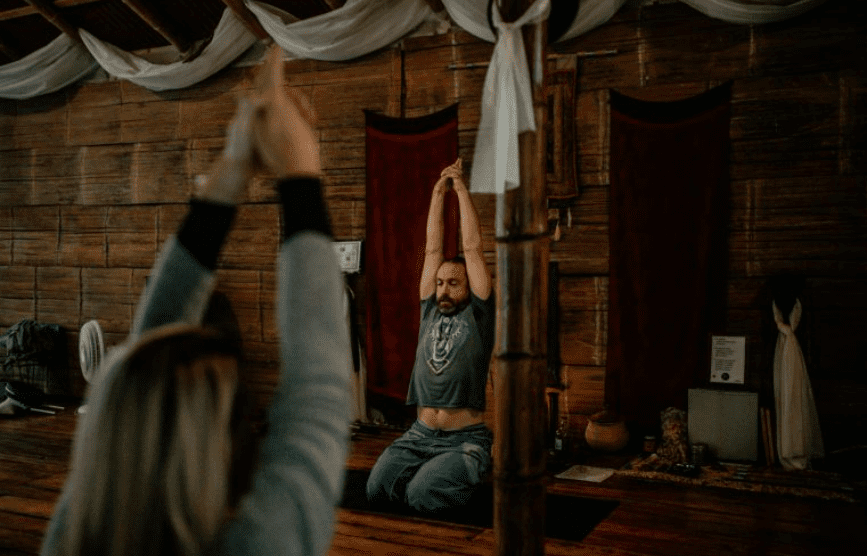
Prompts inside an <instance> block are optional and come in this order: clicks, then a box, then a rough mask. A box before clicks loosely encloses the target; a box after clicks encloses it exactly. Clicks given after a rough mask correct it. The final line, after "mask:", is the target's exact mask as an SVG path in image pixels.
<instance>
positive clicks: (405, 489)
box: [367, 420, 494, 512]
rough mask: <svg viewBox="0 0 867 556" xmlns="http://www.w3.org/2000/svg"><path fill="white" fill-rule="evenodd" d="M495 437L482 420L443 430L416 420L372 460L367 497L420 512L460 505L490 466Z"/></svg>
mask: <svg viewBox="0 0 867 556" xmlns="http://www.w3.org/2000/svg"><path fill="white" fill-rule="evenodd" d="M493 437H494V435H493V433H492V432H491V430H490V429H489V428H488V427H487V425H485V424H484V423H481V424H478V425H472V426H469V427H465V428H463V429H458V430H454V431H443V430H436V429H431V428H429V427H427V426H425V425H424V424H422V423H421V422H420V421H418V420H416V422H415V423H413V425H412V426H411V427H410V428H409V430H407V431H406V432H405V433H404V434H403V436H401V437H400V438H398V439H397V440H395V441H394V442H393V443H392V444H391V446H389V447H388V448H386V449H385V451H384V452H383V453H382V454H381V455H380V456H379V459H378V460H376V464H375V465H374V466H373V469H372V470H371V472H370V478H369V479H368V481H367V498H368V499H369V500H370V501H371V502H373V503H377V502H398V503H403V504H408V505H409V506H410V507H412V508H414V509H416V510H418V511H421V512H437V511H440V510H445V509H448V508H455V507H458V506H461V505H463V504H465V503H466V502H467V501H468V500H469V498H470V495H471V494H472V493H473V491H474V490H475V489H476V486H477V485H479V483H481V482H482V479H483V478H484V477H485V474H486V473H488V471H489V470H490V468H491V445H492V443H493Z"/></svg>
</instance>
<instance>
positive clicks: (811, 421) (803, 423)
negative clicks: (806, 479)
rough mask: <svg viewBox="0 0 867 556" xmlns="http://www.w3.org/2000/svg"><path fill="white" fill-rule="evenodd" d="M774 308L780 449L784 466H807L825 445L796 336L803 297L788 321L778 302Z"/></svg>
mask: <svg viewBox="0 0 867 556" xmlns="http://www.w3.org/2000/svg"><path fill="white" fill-rule="evenodd" d="M773 310H774V320H775V321H776V323H777V329H778V330H779V331H780V333H779V336H778V337H777V350H776V353H775V354H774V399H775V400H776V412H777V426H776V429H777V442H776V444H777V453H778V455H779V458H780V463H782V465H783V468H785V469H806V468H807V467H809V464H810V460H811V459H814V458H821V457H824V455H825V449H824V446H823V443H822V431H821V429H820V428H819V414H818V413H817V412H816V404H815V402H814V400H813V388H812V387H811V386H810V377H809V375H808V374H807V364H806V362H805V361H804V354H803V353H802V352H801V347H800V346H799V345H798V339H797V337H796V336H795V329H796V328H797V327H798V323H799V322H800V320H801V301H800V300H796V301H795V306H794V307H793V308H792V314H791V315H789V324H786V323H785V322H783V315H782V313H781V312H780V310H779V309H778V308H777V304H776V303H774V304H773Z"/></svg>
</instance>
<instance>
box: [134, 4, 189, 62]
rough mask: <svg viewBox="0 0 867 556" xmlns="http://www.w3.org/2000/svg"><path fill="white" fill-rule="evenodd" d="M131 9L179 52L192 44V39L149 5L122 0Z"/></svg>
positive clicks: (184, 51) (184, 50)
mask: <svg viewBox="0 0 867 556" xmlns="http://www.w3.org/2000/svg"><path fill="white" fill-rule="evenodd" d="M123 3H124V4H126V5H127V6H128V7H129V8H130V9H131V10H132V11H134V12H135V14H136V15H137V16H139V17H140V18H141V19H142V20H143V21H144V22H145V23H147V24H148V25H150V26H151V28H152V29H153V30H154V31H156V32H157V33H159V34H160V35H162V37H163V38H164V39H166V40H167V41H169V44H171V45H172V46H174V47H175V48H177V49H178V51H180V52H181V53H186V52H188V51H189V50H190V47H191V46H192V41H191V40H190V39H189V38H187V37H186V36H184V35H183V33H181V32H179V31H178V30H177V29H175V28H173V26H172V25H171V24H170V23H169V22H168V21H166V19H165V17H164V16H162V15H161V14H159V13H157V12H156V11H154V10H153V8H151V7H150V6H147V5H146V4H144V3H143V2H141V0H123Z"/></svg>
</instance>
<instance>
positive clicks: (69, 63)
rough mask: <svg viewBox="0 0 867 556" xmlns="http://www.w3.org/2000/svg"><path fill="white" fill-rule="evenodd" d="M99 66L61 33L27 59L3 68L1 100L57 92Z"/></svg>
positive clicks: (0, 89)
mask: <svg viewBox="0 0 867 556" xmlns="http://www.w3.org/2000/svg"><path fill="white" fill-rule="evenodd" d="M96 67H97V65H96V61H95V60H94V59H93V58H92V57H91V56H90V54H89V53H88V52H87V50H86V49H85V48H84V47H83V46H81V45H80V44H78V43H77V42H75V41H74V40H72V39H71V38H69V36H68V35H65V34H61V35H60V36H59V37H57V38H56V39H54V40H53V41H51V42H50V43H48V44H47V45H45V46H43V47H42V48H40V49H39V50H36V51H34V52H31V53H30V54H28V55H27V56H25V57H24V58H21V59H20V60H16V61H14V62H12V63H10V64H4V65H2V66H0V98H13V99H24V98H31V97H35V96H38V95H44V94H47V93H53V92H54V91H58V90H60V89H62V88H64V87H66V86H67V85H71V84H72V83H75V82H76V81H78V80H80V79H83V78H84V77H86V76H87V75H89V74H90V73H91V72H93V70H95V69H96Z"/></svg>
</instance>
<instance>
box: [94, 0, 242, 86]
mask: <svg viewBox="0 0 867 556" xmlns="http://www.w3.org/2000/svg"><path fill="white" fill-rule="evenodd" d="M79 33H80V34H81V39H82V40H83V41H84V45H85V46H86V47H87V49H88V50H89V51H90V53H91V54H92V55H93V57H94V58H95V59H96V61H97V62H98V63H99V65H100V66H102V67H103V69H105V71H107V72H108V73H109V74H110V75H112V76H114V77H117V78H118V79H126V80H127V81H131V82H133V83H135V84H136V85H140V86H142V87H144V88H146V89H150V90H151V91H166V90H170V89H183V88H185V87H189V86H190V85H195V84H196V83H198V82H200V81H203V80H204V79H206V78H208V77H210V76H211V75H213V74H214V73H216V72H218V71H220V70H221V69H223V68H224V67H226V66H228V65H229V64H230V63H232V62H233V61H234V60H235V59H236V58H237V57H238V56H240V55H241V54H243V53H244V52H246V50H247V49H248V48H250V47H251V46H253V44H254V43H255V42H256V41H257V39H256V36H255V35H253V33H251V32H250V31H249V30H248V29H247V28H246V27H245V26H244V24H243V23H241V20H239V19H238V18H237V16H235V14H234V12H232V10H230V9H228V8H226V9H225V10H223V17H222V18H221V19H220V23H219V24H218V25H217V28H216V30H214V36H213V38H212V39H211V42H210V43H208V45H207V46H206V47H205V48H204V49H203V50H202V52H201V53H200V54H199V55H198V56H197V57H195V58H194V59H192V60H190V61H189V62H184V61H180V62H175V63H173V64H153V63H151V62H149V61H147V60H145V59H144V58H141V57H139V56H136V55H135V54H132V53H130V52H126V51H124V50H121V49H120V48H118V47H116V46H114V45H113V44H109V43H107V42H103V41H101V40H99V39H98V38H96V37H94V36H93V35H92V34H90V33H88V32H87V31H85V30H84V29H79Z"/></svg>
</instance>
